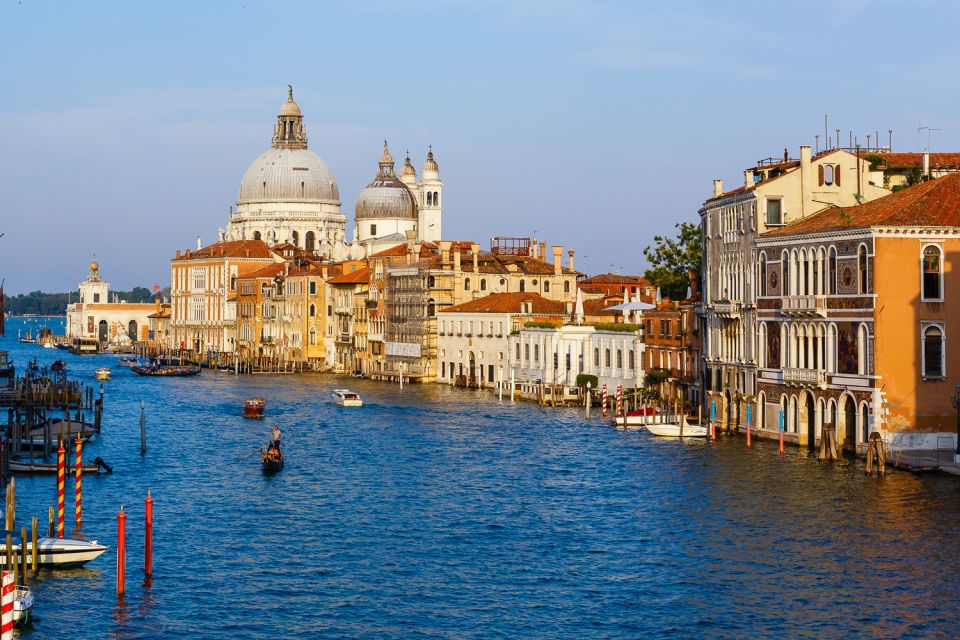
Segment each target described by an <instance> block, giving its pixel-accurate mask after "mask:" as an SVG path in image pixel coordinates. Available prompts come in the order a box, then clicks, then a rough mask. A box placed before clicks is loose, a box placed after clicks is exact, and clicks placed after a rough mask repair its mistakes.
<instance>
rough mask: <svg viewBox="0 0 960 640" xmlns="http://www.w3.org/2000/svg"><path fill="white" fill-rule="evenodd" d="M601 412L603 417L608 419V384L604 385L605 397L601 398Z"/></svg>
mask: <svg viewBox="0 0 960 640" xmlns="http://www.w3.org/2000/svg"><path fill="white" fill-rule="evenodd" d="M600 411H601V413H602V414H603V417H604V418H606V417H607V383H606V382H604V383H603V396H602V397H601V405H600Z"/></svg>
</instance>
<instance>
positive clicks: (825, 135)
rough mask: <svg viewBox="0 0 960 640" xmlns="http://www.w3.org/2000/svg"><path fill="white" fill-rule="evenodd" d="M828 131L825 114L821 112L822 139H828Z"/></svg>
mask: <svg viewBox="0 0 960 640" xmlns="http://www.w3.org/2000/svg"><path fill="white" fill-rule="evenodd" d="M828 131H829V129H828V128H827V114H823V139H824V140H829V139H830V134H829V133H828ZM828 148H829V147H828Z"/></svg>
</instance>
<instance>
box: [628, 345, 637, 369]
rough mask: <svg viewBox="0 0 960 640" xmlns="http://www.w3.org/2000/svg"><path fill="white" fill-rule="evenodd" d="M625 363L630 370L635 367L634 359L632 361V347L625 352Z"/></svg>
mask: <svg viewBox="0 0 960 640" xmlns="http://www.w3.org/2000/svg"><path fill="white" fill-rule="evenodd" d="M627 364H629V365H630V370H631V371H632V370H633V369H635V368H636V366H635V364H634V361H633V349H631V350H630V351H628V352H627Z"/></svg>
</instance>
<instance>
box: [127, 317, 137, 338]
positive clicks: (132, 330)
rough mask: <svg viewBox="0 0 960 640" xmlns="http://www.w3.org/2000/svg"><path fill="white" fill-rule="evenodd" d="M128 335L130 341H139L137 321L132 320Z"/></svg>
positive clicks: (128, 327) (128, 326)
mask: <svg viewBox="0 0 960 640" xmlns="http://www.w3.org/2000/svg"><path fill="white" fill-rule="evenodd" d="M127 335H128V336H130V340H131V341H133V342H136V341H137V321H136V320H131V321H130V324H128V325H127Z"/></svg>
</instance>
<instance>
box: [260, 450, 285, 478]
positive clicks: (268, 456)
mask: <svg viewBox="0 0 960 640" xmlns="http://www.w3.org/2000/svg"><path fill="white" fill-rule="evenodd" d="M260 460H261V462H262V464H263V472H264V473H265V474H267V475H272V474H274V473H276V472H277V471H280V470H281V469H283V454H282V453H280V449H277V448H276V447H273V446H271V447H268V448H267V450H266V451H263V452H262V453H261V454H260Z"/></svg>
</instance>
